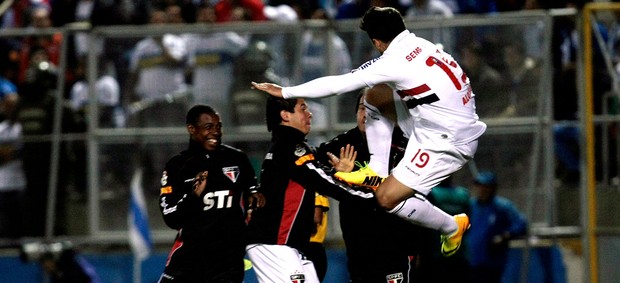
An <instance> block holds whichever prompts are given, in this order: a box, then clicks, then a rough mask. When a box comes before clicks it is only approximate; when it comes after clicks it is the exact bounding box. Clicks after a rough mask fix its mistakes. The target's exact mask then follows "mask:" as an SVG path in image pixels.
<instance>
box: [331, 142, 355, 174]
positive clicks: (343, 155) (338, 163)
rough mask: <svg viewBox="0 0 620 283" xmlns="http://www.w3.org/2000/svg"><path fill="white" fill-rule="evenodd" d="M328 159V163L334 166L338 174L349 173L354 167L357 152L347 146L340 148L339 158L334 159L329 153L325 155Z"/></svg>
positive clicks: (350, 146)
mask: <svg viewBox="0 0 620 283" xmlns="http://www.w3.org/2000/svg"><path fill="white" fill-rule="evenodd" d="M327 156H328V157H329V163H330V164H331V165H332V166H334V169H336V171H339V172H351V171H353V168H354V167H355V158H357V151H356V150H355V148H354V147H353V146H352V145H350V144H347V145H346V146H344V147H341V148H340V158H338V157H336V156H335V155H334V154H332V153H331V152H328V153H327Z"/></svg>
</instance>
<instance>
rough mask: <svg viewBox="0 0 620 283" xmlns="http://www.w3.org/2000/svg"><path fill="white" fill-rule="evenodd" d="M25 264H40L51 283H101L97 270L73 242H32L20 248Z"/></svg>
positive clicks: (46, 279) (20, 254) (21, 257)
mask: <svg viewBox="0 0 620 283" xmlns="http://www.w3.org/2000/svg"><path fill="white" fill-rule="evenodd" d="M19 257H20V259H21V261H22V262H23V263H31V262H35V261H37V262H39V263H40V264H41V267H42V268H43V270H44V271H45V273H46V274H47V275H48V276H49V277H47V278H45V280H44V281H45V282H48V281H49V282H51V283H100V282H101V279H100V278H99V276H98V275H97V272H96V271H95V268H94V267H93V266H92V265H91V264H90V263H89V262H88V261H87V260H86V259H85V258H84V257H83V256H82V255H81V254H80V253H79V252H78V251H77V249H76V248H75V247H73V244H72V243H71V242H67V241H65V242H51V243H41V242H30V243H25V244H23V245H22V246H21V248H20V253H19Z"/></svg>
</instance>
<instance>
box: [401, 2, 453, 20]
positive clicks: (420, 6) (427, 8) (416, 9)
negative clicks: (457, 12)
mask: <svg viewBox="0 0 620 283" xmlns="http://www.w3.org/2000/svg"><path fill="white" fill-rule="evenodd" d="M411 2H412V3H411V4H412V5H411V7H409V9H407V13H406V16H407V19H409V20H411V19H416V18H418V17H423V16H439V17H446V18H450V17H452V16H454V12H453V11H452V9H451V8H450V6H448V5H447V4H446V3H444V2H443V1H440V0H412V1H411Z"/></svg>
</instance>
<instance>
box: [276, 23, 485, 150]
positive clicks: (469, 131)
mask: <svg viewBox="0 0 620 283" xmlns="http://www.w3.org/2000/svg"><path fill="white" fill-rule="evenodd" d="M380 83H385V84H387V85H389V86H390V87H391V88H392V89H393V90H395V91H396V92H397V93H398V94H399V95H400V97H401V98H402V99H403V100H404V101H406V102H407V105H408V106H409V112H410V114H411V116H412V118H413V122H414V124H415V132H414V133H412V135H419V134H421V133H422V132H427V133H436V134H440V135H442V138H444V139H447V140H449V141H450V142H451V143H452V144H466V143H468V142H471V141H474V140H476V139H477V138H478V137H480V136H481V135H482V134H483V133H484V131H485V129H486V125H485V124H484V123H482V122H481V121H479V119H478V115H477V114H476V111H475V100H474V94H473V92H472V90H471V86H470V84H469V79H468V78H467V76H466V75H465V73H464V72H463V70H462V69H461V67H460V66H459V65H458V64H457V63H456V61H455V60H454V58H452V56H451V55H449V54H448V53H446V52H444V51H443V50H441V49H438V48H437V46H436V45H435V44H433V43H431V42H429V41H428V40H426V39H423V38H420V37H417V36H415V34H413V33H410V32H409V31H403V32H402V33H401V34H399V35H398V36H397V37H396V38H394V40H392V42H391V43H390V45H389V47H388V48H387V49H386V50H385V52H384V53H383V55H382V56H380V57H379V58H376V59H373V60H371V61H368V62H366V63H364V64H363V65H361V66H360V67H359V68H358V69H356V70H353V71H352V72H351V73H348V74H344V75H339V76H329V77H323V78H319V79H316V80H313V81H310V82H307V83H304V84H301V85H298V86H294V87H285V88H283V89H282V94H283V96H284V97H285V98H290V97H310V98H312V97H314V98H318V97H325V96H329V95H333V94H341V93H345V92H349V91H354V90H358V89H361V88H363V87H366V86H369V87H372V86H374V85H377V84H380Z"/></svg>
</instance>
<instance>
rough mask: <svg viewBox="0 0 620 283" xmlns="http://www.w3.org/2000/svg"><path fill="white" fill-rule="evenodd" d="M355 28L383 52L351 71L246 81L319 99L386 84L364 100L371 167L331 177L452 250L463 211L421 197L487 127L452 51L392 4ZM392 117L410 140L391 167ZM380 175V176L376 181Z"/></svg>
mask: <svg viewBox="0 0 620 283" xmlns="http://www.w3.org/2000/svg"><path fill="white" fill-rule="evenodd" d="M360 27H361V28H362V29H363V30H365V31H366V32H367V33H368V36H369V37H370V40H371V41H372V43H373V46H374V47H375V49H376V50H377V51H379V52H380V53H381V56H380V57H378V58H375V59H372V60H370V61H368V62H366V63H364V64H362V65H361V66H360V67H359V68H357V69H356V70H353V71H352V72H351V73H348V74H343V75H337V76H327V77H321V78H318V79H315V80H312V81H310V82H307V83H304V84H301V85H297V86H292V87H281V86H278V85H275V84H271V83H252V85H253V87H254V88H256V89H259V90H263V91H265V92H267V93H269V94H271V95H274V96H277V97H284V98H294V97H307V98H319V97H326V96H330V95H336V94H341V93H346V92H350V91H354V90H358V89H361V88H363V87H373V88H374V87H376V86H381V85H382V84H385V85H386V86H384V87H378V88H376V89H375V91H373V93H372V94H368V95H367V97H366V100H365V103H366V104H365V105H366V106H367V110H368V111H367V117H368V118H367V125H366V135H367V137H368V140H369V143H368V144H369V150H370V153H371V160H370V163H369V166H367V167H364V168H362V169H360V170H358V171H355V172H350V173H342V172H338V173H336V175H335V176H336V178H339V179H340V180H343V181H345V182H347V183H350V184H358V185H369V186H370V187H373V188H376V192H375V195H376V198H377V201H378V203H379V205H380V206H381V207H383V208H384V209H386V210H387V211H389V212H390V213H393V214H396V215H398V216H399V217H401V218H404V219H406V220H408V221H410V222H412V223H414V224H418V225H421V226H424V227H427V228H431V229H435V230H439V231H440V232H441V234H442V236H441V237H442V248H441V251H442V253H443V254H444V255H446V256H449V255H452V254H454V253H455V252H456V251H457V250H458V248H459V247H460V244H461V241H462V237H463V234H464V233H465V231H466V230H467V229H468V227H469V218H468V216H467V215H465V214H459V215H455V216H452V215H449V214H447V213H445V212H443V211H442V210H440V209H438V208H437V207H435V206H433V205H432V204H431V203H430V202H429V201H428V200H426V195H427V194H428V193H429V192H430V190H431V189H432V188H433V187H435V186H436V185H437V184H439V182H441V181H442V180H444V179H446V178H448V177H449V176H450V175H451V174H452V173H454V172H456V171H457V170H459V169H461V168H462V167H463V166H464V165H465V164H466V163H467V162H468V161H469V160H470V159H472V158H473V156H474V153H475V152H476V149H477V147H478V138H479V137H480V136H481V135H482V134H483V133H484V131H485V130H486V125H485V124H484V123H482V122H481V121H480V120H479V119H478V115H477V114H476V107H475V98H474V97H475V95H474V93H473V92H472V89H471V86H470V83H469V79H468V78H467V76H466V75H465V73H464V72H463V69H462V68H461V67H460V66H459V64H458V63H457V62H456V61H455V60H454V58H453V57H452V56H451V55H450V54H448V53H446V52H445V51H444V50H443V49H442V48H440V47H438V46H437V45H435V44H433V43H431V42H430V41H428V40H426V39H423V38H420V37H417V36H416V35H415V34H414V33H411V32H409V31H408V30H407V28H406V26H405V25H404V21H403V18H402V16H401V14H400V13H399V12H398V11H397V10H396V9H394V8H390V7H371V8H370V9H368V11H366V14H365V15H364V17H363V18H362V20H361V25H360ZM395 123H397V124H398V126H399V127H400V128H401V129H402V130H403V132H404V133H405V134H406V135H407V137H408V138H409V142H408V144H407V148H406V150H405V155H404V158H403V160H402V161H401V162H400V163H399V164H398V165H397V166H396V168H394V170H393V171H392V173H391V174H389V170H388V162H389V150H390V146H391V136H392V133H393V129H394V125H395ZM388 175H389V176H388ZM386 176H387V178H385V180H384V181H383V182H381V181H377V179H378V178H383V177H386Z"/></svg>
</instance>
